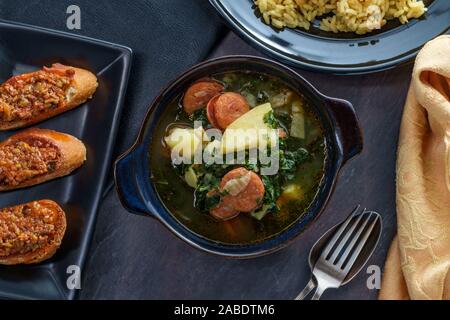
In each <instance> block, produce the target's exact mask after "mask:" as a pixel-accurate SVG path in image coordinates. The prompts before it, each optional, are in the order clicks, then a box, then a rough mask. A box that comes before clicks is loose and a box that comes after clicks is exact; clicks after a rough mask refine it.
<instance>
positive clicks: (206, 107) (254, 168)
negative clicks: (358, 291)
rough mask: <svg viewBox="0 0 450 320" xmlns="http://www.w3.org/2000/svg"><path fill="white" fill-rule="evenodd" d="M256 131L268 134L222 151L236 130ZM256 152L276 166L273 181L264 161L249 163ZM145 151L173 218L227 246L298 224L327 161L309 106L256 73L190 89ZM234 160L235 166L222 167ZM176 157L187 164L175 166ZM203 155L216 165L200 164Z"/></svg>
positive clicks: (201, 82) (205, 81)
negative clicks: (228, 158)
mask: <svg viewBox="0 0 450 320" xmlns="http://www.w3.org/2000/svg"><path fill="white" fill-rule="evenodd" d="M255 128H256V129H258V130H261V131H258V132H267V134H265V135H261V134H260V135H252V136H250V138H248V139H247V140H245V141H244V140H242V141H237V142H236V141H235V140H233V141H234V142H235V144H232V148H231V149H225V147H224V146H226V145H227V142H228V141H231V140H232V139H236V138H235V137H234V136H233V135H232V133H233V132H236V130H237V131H239V130H242V129H255ZM208 129H213V130H208ZM233 130H235V131H233ZM209 132H216V133H220V135H219V137H217V136H216V135H214V134H213V135H211V134H210V133H209ZM239 132H240V131H239ZM205 137H206V138H205ZM238 140H239V139H238ZM186 141H187V142H188V143H187V148H184V149H182V150H183V151H182V152H181V153H180V152H179V150H180V149H181V148H180V145H182V144H184V147H186ZM263 141H265V142H264V144H263ZM274 141H276V144H275V143H274ZM261 145H263V146H264V147H261ZM275 145H276V146H277V147H278V148H277V149H272V147H273V146H275ZM255 148H260V150H264V151H265V152H266V153H265V154H266V156H268V157H269V158H270V159H272V161H273V159H276V161H277V164H278V170H277V171H276V174H264V172H266V171H268V169H270V165H271V164H268V163H267V161H263V160H262V158H261V157H258V158H252V154H253V155H254V153H252V151H254V150H255ZM196 150H201V152H200V153H199V154H200V155H201V159H200V160H201V161H200V162H199V161H195V160H194V159H196V160H198V158H196V156H195V152H196ZM224 150H226V151H224ZM230 150H231V152H230ZM175 151H176V152H175ZM150 152H151V156H150V158H151V168H152V177H151V178H152V182H153V184H154V186H155V188H156V190H157V192H158V195H159V197H160V198H161V200H162V202H163V203H164V204H165V206H166V207H167V209H168V210H169V211H170V212H171V214H172V215H173V216H174V217H175V218H176V219H177V220H178V221H179V222H180V223H182V224H183V225H185V226H186V227H187V228H188V229H190V230H191V231H193V232H195V233H197V234H199V235H201V236H203V237H206V238H208V239H211V240H215V241H219V242H223V243H229V244H243V243H253V242H258V241H262V240H264V239H267V238H270V237H272V236H275V235H277V234H279V233H280V232H282V231H283V230H285V229H286V228H288V227H289V226H290V225H292V224H293V223H294V222H296V221H297V220H298V219H299V218H301V217H302V215H303V214H304V213H305V212H306V211H307V209H308V208H309V206H310V205H311V203H312V202H313V201H314V199H315V197H316V196H317V193H318V191H319V189H320V186H321V182H322V179H323V175H324V166H325V161H326V146H325V138H324V134H323V129H322V127H321V123H320V121H319V119H318V118H317V116H316V114H315V113H314V112H313V109H312V108H311V106H310V105H309V104H308V101H307V100H306V99H305V98H304V97H303V96H302V95H301V93H298V92H295V91H294V90H293V89H292V88H290V87H289V86H288V85H286V84H285V83H284V82H282V81H280V80H278V79H275V78H273V77H271V76H268V75H265V74H260V73H254V72H232V73H223V74H216V75H213V76H211V77H210V78H208V79H202V80H199V81H197V82H196V83H194V84H192V85H191V86H190V87H189V88H187V90H186V92H185V93H184V94H183V95H182V96H181V97H179V98H177V99H176V100H174V101H173V102H172V103H171V104H170V105H169V106H168V107H167V108H166V111H165V112H164V114H163V115H162V117H161V119H160V121H159V124H158V128H157V129H156V130H155V133H154V137H153V140H152V147H151V150H150ZM238 153H240V154H241V155H243V158H241V159H240V160H241V161H235V162H234V163H233V162H232V163H230V162H229V161H226V160H227V156H229V155H230V154H231V155H234V156H235V159H236V156H237V154H238ZM174 154H179V155H181V156H182V157H183V158H184V159H190V160H194V161H190V162H189V161H188V162H189V163H183V162H181V163H180V161H174V157H173V155H174ZM205 154H207V155H209V156H210V157H211V158H210V159H214V160H216V161H210V162H208V161H205V159H204V157H202V156H204V155H205ZM217 159H219V161H217ZM220 159H222V160H220ZM185 162H186V161H185Z"/></svg>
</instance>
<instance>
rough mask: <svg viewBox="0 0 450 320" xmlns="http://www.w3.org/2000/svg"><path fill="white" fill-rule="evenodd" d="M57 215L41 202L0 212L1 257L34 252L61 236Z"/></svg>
mask: <svg viewBox="0 0 450 320" xmlns="http://www.w3.org/2000/svg"><path fill="white" fill-rule="evenodd" d="M57 219H58V216H57V212H55V211H54V210H51V209H50V208H48V207H46V206H43V205H41V204H40V203H39V202H38V201H35V202H31V203H28V204H26V205H22V206H16V207H11V208H6V209H1V210H0V258H4V257H8V256H10V255H14V254H24V253H29V252H34V251H35V250H37V249H40V248H42V247H44V246H46V245H48V244H51V243H52V242H53V241H54V240H55V237H56V236H57V230H56V228H55V224H56V222H57Z"/></svg>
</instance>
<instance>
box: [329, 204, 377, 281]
mask: <svg viewBox="0 0 450 320" xmlns="http://www.w3.org/2000/svg"><path fill="white" fill-rule="evenodd" d="M378 219H380V216H379V214H378V213H376V212H373V211H366V209H363V210H360V206H359V205H358V206H357V207H356V208H355V209H354V210H353V212H352V214H351V215H350V216H349V217H348V218H347V220H346V221H345V222H344V223H343V224H342V225H341V227H340V228H339V229H338V230H337V231H336V233H335V234H334V236H333V237H332V238H331V240H330V241H329V242H328V244H327V246H326V247H325V250H324V251H323V252H322V255H321V257H320V259H321V260H322V259H323V260H325V261H326V262H327V263H328V264H331V265H333V266H334V267H337V268H339V269H341V270H343V271H344V273H345V272H348V271H350V268H351V267H352V265H353V264H354V263H355V261H356V259H357V258H358V256H359V254H360V253H361V251H362V250H363V248H364V245H365V244H366V242H367V240H368V239H369V237H370V234H371V233H372V231H373V229H374V227H375V225H376V224H377V221H378Z"/></svg>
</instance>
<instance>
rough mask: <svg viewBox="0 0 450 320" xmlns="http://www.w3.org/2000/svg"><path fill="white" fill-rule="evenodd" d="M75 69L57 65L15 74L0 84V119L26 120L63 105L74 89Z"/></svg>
mask: <svg viewBox="0 0 450 320" xmlns="http://www.w3.org/2000/svg"><path fill="white" fill-rule="evenodd" d="M74 72H75V71H74V70H73V69H64V71H62V69H60V68H57V66H56V67H55V66H54V67H52V68H44V69H43V70H40V71H37V72H33V73H27V74H23V75H18V76H15V77H12V78H11V79H9V80H8V81H6V82H5V83H4V84H2V85H1V86H0V119H1V120H2V121H14V120H18V119H19V120H25V119H29V118H32V117H35V116H36V115H38V114H40V113H43V112H47V111H50V110H53V109H56V108H63V107H64V106H65V104H66V103H67V99H68V97H67V96H68V94H69V93H70V92H71V91H72V90H73V86H72V81H73V75H74Z"/></svg>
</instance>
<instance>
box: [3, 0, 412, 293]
mask: <svg viewBox="0 0 450 320" xmlns="http://www.w3.org/2000/svg"><path fill="white" fill-rule="evenodd" d="M18 1H19V2H20V1H22V0H18ZM16 2H17V1H16ZM23 2H24V4H23V6H19V5H15V6H13V7H8V6H6V7H3V8H2V5H3V4H4V3H1V1H0V17H3V18H9V19H12V20H17V21H22V22H26V23H33V24H38V25H42V26H46V27H52V28H57V29H62V30H64V25H63V24H62V23H60V22H59V20H58V19H57V18H56V17H55V16H54V15H52V17H53V18H52V19H50V20H46V19H44V18H42V19H39V18H36V17H35V16H33V15H30V14H29V12H30V11H31V12H33V10H36V8H37V7H39V6H41V5H42V3H43V2H44V3H47V4H48V3H49V1H48V0H45V1H42V2H40V3H38V2H37V1H28V0H27V1H23ZM62 2H64V3H65V2H66V1H62ZM62 2H58V3H62ZM79 2H80V3H81V5H82V6H83V5H85V6H89V4H88V1H79ZM119 2H120V1H111V2H107V1H106V2H105V7H104V8H105V10H111V8H112V7H114V6H116V7H119V8H120V4H119ZM169 2H170V3H175V2H176V3H177V5H179V6H183V5H185V3H186V2H185V1H175V0H170V1H169ZM133 3H134V4H133V5H128V6H131V7H132V8H131V9H132V10H129V9H130V8H127V10H128V13H129V14H131V15H134V17H138V18H141V20H139V23H140V24H137V25H136V26H135V27H136V28H138V29H139V30H140V32H138V33H134V32H132V30H128V31H127V28H121V27H117V26H116V25H115V27H112V29H111V30H108V27H106V26H107V23H112V22H111V21H110V18H106V16H105V15H106V14H108V13H101V12H102V11H98V10H94V9H93V8H92V10H87V16H89V15H91V16H90V17H91V18H92V19H94V18H95V19H98V20H99V21H102V22H104V23H105V24H106V26H103V28H99V27H96V24H93V25H92V26H90V27H89V26H88V27H87V29H85V30H82V31H81V32H80V33H81V34H85V35H89V36H94V37H97V38H101V39H105V40H110V41H116V42H119V43H123V44H125V45H130V46H132V47H133V49H134V50H135V52H136V53H137V55H136V60H135V66H136V64H137V65H138V66H139V67H142V68H141V69H137V68H136V67H134V68H133V74H132V79H131V82H130V89H129V91H128V98H127V106H126V108H127V107H128V106H129V108H130V109H129V110H128V111H126V112H125V118H124V120H123V121H124V124H123V125H122V130H121V133H120V136H119V145H118V147H117V153H119V152H120V151H122V150H123V149H124V148H126V147H127V146H128V145H129V144H130V143H131V141H132V140H133V139H134V137H135V134H136V130H137V128H138V126H139V124H140V121H141V119H142V117H143V112H144V111H145V108H146V105H148V103H149V102H150V101H151V100H152V98H153V97H154V96H155V95H156V93H157V92H158V90H159V88H160V87H161V86H162V85H163V84H164V83H166V82H167V81H168V80H169V79H170V78H172V77H174V76H175V75H176V74H177V73H179V72H181V71H182V70H184V69H185V68H186V67H187V66H188V65H192V64H193V63H194V62H196V61H199V60H202V59H204V58H205V57H206V55H208V54H209V55H210V56H211V57H217V56H223V55H229V54H255V55H261V53H260V52H258V51H257V50H255V49H253V48H252V47H249V46H248V45H247V44H245V43H244V42H243V41H242V40H241V39H239V38H238V37H237V36H236V35H234V34H233V33H231V32H226V30H225V28H224V27H223V26H220V23H219V22H218V19H217V17H216V16H215V14H214V12H213V11H211V10H209V9H208V10H205V9H201V8H200V7H201V6H208V3H207V1H197V0H193V1H192V3H191V5H192V4H193V5H194V7H195V8H196V10H200V11H202V10H203V11H204V12H203V13H202V15H201V16H200V17H199V18H197V19H196V21H195V23H197V24H200V25H201V24H203V26H205V25H206V26H209V25H210V26H211V27H208V28H206V32H204V33H197V34H195V33H193V32H191V30H190V29H188V28H185V32H186V34H183V33H182V31H180V30H183V29H184V28H181V27H179V28H178V29H177V26H175V29H176V30H177V31H176V32H177V33H178V34H179V37H180V38H179V39H172V40H171V41H172V45H175V44H174V41H177V42H180V41H181V42H182V41H183V37H186V38H187V39H188V41H192V47H190V48H184V50H180V49H179V48H178V50H177V51H176V52H172V54H171V55H168V56H164V57H162V56H161V52H168V51H171V48H170V46H169V45H167V47H165V46H164V43H165V41H163V40H161V39H164V38H161V37H164V36H165V33H164V31H161V30H164V29H163V26H160V27H157V30H158V32H159V33H158V35H157V36H155V35H154V33H155V32H156V31H155V30H152V29H148V30H147V29H146V28H147V27H146V26H145V10H149V11H147V12H148V13H150V12H151V11H150V10H153V9H154V8H153V6H156V3H160V2H159V1H157V2H152V1H136V2H133ZM64 5H65V4H62V5H60V6H61V8H62V7H64ZM32 6H34V8H33V7H32ZM39 8H40V7H39ZM82 8H83V7H82ZM2 9H3V10H2ZM39 10H41V11H42V13H43V15H44V17H45V13H44V12H45V10H44V9H42V8H41V9H39ZM110 16H111V14H110V13H109V16H108V17H110ZM119 17H120V19H122V20H123V21H120V23H128V22H129V21H128V20H129V19H128V20H127V19H126V17H127V15H126V14H121V15H118V16H116V18H117V19H119ZM124 20H127V21H124ZM133 21H136V20H133ZM116 22H117V20H116ZM158 22H160V21H158ZM186 23H187V22H186ZM126 25H127V27H128V24H126ZM199 27H200V26H197V28H199ZM144 29H145V30H146V31H145V32H144V31H142V30H144ZM224 30H225V31H224ZM66 31H67V30H66ZM127 32H128V33H127ZM180 32H181V33H180ZM224 32H225V33H224ZM224 34H225V37H223V35H224ZM133 35H134V37H133ZM166 36H167V35H166ZM203 37H205V39H207V40H205V41H204V42H203V40H202V39H203ZM214 39H215V40H214ZM151 41H156V42H157V48H155V45H153V49H152V50H153V51H150V52H148V51H145V50H146V49H147V48H149V44H150V42H151ZM158 41H160V42H158ZM168 41H169V40H168ZM150 47H151V46H150ZM175 49H176V48H175V47H174V49H173V50H175ZM185 50H198V52H199V54H198V55H197V56H196V57H194V58H192V57H191V55H189V54H187V55H186V53H185ZM152 59H153V60H152ZM155 59H156V60H158V61H159V62H158V61H156V62H155V61H154V60H155ZM147 62H148V63H147ZM158 66H159V68H158ZM143 68H144V69H143ZM165 69H167V70H170V72H165V71H166V70H165ZM411 70H412V65H411V64H410V65H404V66H400V67H398V68H396V69H393V70H390V71H385V72H380V73H375V74H370V75H358V76H345V77H344V76H335V75H329V74H318V73H313V72H309V71H302V70H300V71H299V72H300V73H301V74H302V75H303V76H304V77H305V78H306V79H308V80H309V81H310V82H312V84H313V85H315V86H316V87H317V88H318V89H319V90H320V91H322V92H323V93H324V94H326V95H329V96H334V97H339V98H343V99H347V100H349V101H351V102H352V103H353V105H354V107H355V109H356V111H357V114H358V116H359V119H360V122H361V126H362V128H363V132H364V138H365V148H364V152H363V153H362V154H361V155H360V156H359V157H358V158H356V159H354V160H352V161H351V162H349V163H348V164H347V165H346V166H345V167H344V169H343V170H342V172H341V175H340V178H339V181H338V183H337V187H336V190H335V192H334V194H333V195H332V197H331V199H330V202H329V203H328V206H327V208H326V210H325V211H324V213H323V214H322V215H321V217H320V218H319V219H318V220H316V222H315V223H314V225H312V226H311V227H310V228H308V230H306V231H305V232H304V233H303V234H302V235H301V236H300V237H298V238H297V240H296V241H294V242H293V243H292V244H291V245H290V246H289V247H287V248H286V249H284V250H282V251H280V252H278V253H274V254H272V255H269V256H265V257H261V258H257V259H253V260H227V259H224V258H221V257H216V256H211V255H208V254H205V253H202V252H199V251H197V250H195V249H193V248H191V247H190V246H189V245H187V244H185V243H184V242H182V241H180V240H178V238H176V237H175V236H174V235H172V234H171V233H170V232H169V231H168V230H166V229H165V228H164V227H163V226H162V225H161V224H160V223H159V222H158V221H156V220H153V219H151V218H145V217H139V216H134V215H131V214H128V213H127V212H126V211H125V210H124V209H122V208H121V206H120V204H119V201H118V198H117V194H116V192H115V190H111V191H109V192H108V193H107V194H106V195H105V198H104V201H103V203H102V205H101V207H100V210H99V215H98V221H97V225H96V229H95V234H94V237H93V242H92V245H91V249H90V252H89V256H88V262H87V264H86V266H85V268H84V270H83V275H84V276H83V281H82V290H81V291H80V295H79V296H80V298H82V299H93V298H99V299H110V298H111V299H119V298H145V299H292V298H294V297H295V296H296V295H297V294H298V292H299V291H300V290H301V289H302V288H303V287H304V286H305V284H306V283H307V281H308V280H309V276H310V273H309V269H308V265H307V256H308V252H309V249H310V247H311V245H312V244H313V243H314V242H315V241H316V240H317V238H318V237H319V236H320V235H321V234H322V233H323V232H324V231H325V230H327V229H328V228H329V227H331V226H333V225H334V224H336V223H337V222H339V221H340V220H342V219H343V218H344V217H345V216H346V215H348V213H349V212H350V211H351V210H352V208H353V207H354V206H355V205H356V204H358V203H361V204H362V205H363V206H365V207H367V208H370V209H372V210H376V211H379V212H380V213H381V214H382V216H383V219H384V220H383V223H384V229H383V235H382V239H381V242H380V244H379V247H378V248H377V250H376V252H375V254H374V255H373V257H372V258H371V260H370V262H369V264H370V265H378V266H380V267H382V266H383V264H384V259H385V257H386V254H387V250H388V247H389V244H390V242H391V240H392V238H393V236H394V234H395V229H396V222H395V221H396V219H395V159H396V145H397V138H398V131H399V124H400V120H401V114H402V109H403V104H404V101H405V97H406V93H407V90H408V86H409V81H410V75H411ZM144 71H145V72H144ZM144 102H145V103H144ZM137 105H139V106H137ZM367 277H368V275H367V274H366V272H365V270H363V272H361V273H360V274H359V275H358V276H357V277H356V278H355V280H354V281H352V282H351V283H350V284H348V285H347V286H345V287H343V288H341V289H339V290H329V291H328V292H326V293H325V294H324V296H323V299H375V298H376V297H377V294H378V292H377V291H376V290H369V289H367V287H366V280H367Z"/></svg>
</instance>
